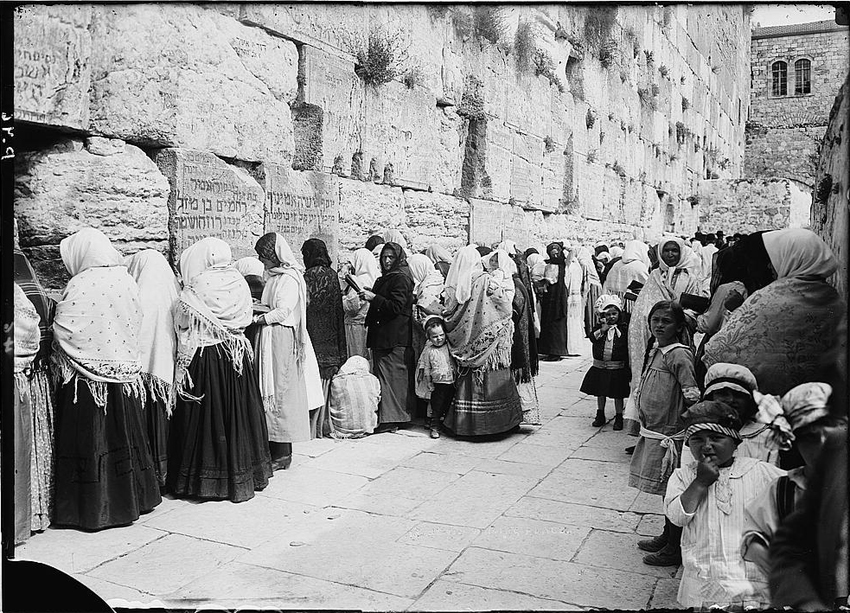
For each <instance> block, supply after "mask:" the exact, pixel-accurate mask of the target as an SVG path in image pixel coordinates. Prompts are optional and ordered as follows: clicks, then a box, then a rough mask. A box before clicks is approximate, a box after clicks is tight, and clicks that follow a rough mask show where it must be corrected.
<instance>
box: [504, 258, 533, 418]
mask: <svg viewBox="0 0 850 613" xmlns="http://www.w3.org/2000/svg"><path fill="white" fill-rule="evenodd" d="M498 252H499V251H498V250H497V253H498ZM506 268H507V269H508V270H509V272H510V275H511V277H512V278H513V282H514V299H513V303H512V314H511V319H512V320H513V322H514V338H513V344H512V346H511V374H512V375H513V377H514V382H516V386H517V392H518V393H519V399H520V402H521V405H522V423H523V424H527V425H530V426H539V425H540V411H539V409H540V404H539V401H538V399H537V387H536V386H535V384H534V377H536V376H537V372H538V369H539V356H538V355H537V337H536V336H535V335H534V298H533V295H534V294H533V290H532V289H531V275H530V274H529V272H528V266H527V265H526V264H525V255H524V254H522V253H520V252H517V251H516V250H515V254H514V256H513V258H511V260H510V262H509V263H507V264H506Z"/></svg>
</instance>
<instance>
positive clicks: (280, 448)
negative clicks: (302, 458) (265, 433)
mask: <svg viewBox="0 0 850 613" xmlns="http://www.w3.org/2000/svg"><path fill="white" fill-rule="evenodd" d="M269 453H271V456H272V470H273V471H274V470H286V469H287V468H289V465H290V464H292V443H274V442H271V441H269Z"/></svg>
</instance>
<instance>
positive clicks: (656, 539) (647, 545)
mask: <svg viewBox="0 0 850 613" xmlns="http://www.w3.org/2000/svg"><path fill="white" fill-rule="evenodd" d="M669 540H670V520H668V519H666V518H665V519H664V531H663V532H662V533H661V534H659V535H658V536H653V537H652V538H651V539H644V540H642V541H638V544H637V546H638V549H641V550H643V551H649V552H652V553H655V552H656V551H661V550H662V549H664V547H666V546H667V542H668V541H669Z"/></svg>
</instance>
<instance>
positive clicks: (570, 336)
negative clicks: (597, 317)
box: [564, 258, 585, 355]
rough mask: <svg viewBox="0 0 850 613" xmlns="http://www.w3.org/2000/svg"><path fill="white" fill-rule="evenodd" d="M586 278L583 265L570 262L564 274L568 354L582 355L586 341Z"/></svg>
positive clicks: (574, 261)
mask: <svg viewBox="0 0 850 613" xmlns="http://www.w3.org/2000/svg"><path fill="white" fill-rule="evenodd" d="M583 277H584V272H583V271H582V268H581V264H579V263H578V262H577V261H576V260H575V258H573V261H572V262H570V265H569V266H568V267H567V270H566V273H565V274H564V282H565V283H566V285H567V353H568V354H569V355H578V354H580V353H581V349H582V345H583V341H584V338H585V336H584V304H583V302H582V294H581V283H582V279H583Z"/></svg>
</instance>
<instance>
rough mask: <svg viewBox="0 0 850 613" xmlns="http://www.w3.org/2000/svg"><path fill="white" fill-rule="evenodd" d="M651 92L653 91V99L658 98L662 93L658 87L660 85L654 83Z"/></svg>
mask: <svg viewBox="0 0 850 613" xmlns="http://www.w3.org/2000/svg"><path fill="white" fill-rule="evenodd" d="M650 90H651V91H652V97H653V98H657V97H658V94H659V93H661V88H660V87H658V83H653V84H652V87H651V88H650Z"/></svg>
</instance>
